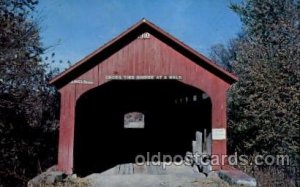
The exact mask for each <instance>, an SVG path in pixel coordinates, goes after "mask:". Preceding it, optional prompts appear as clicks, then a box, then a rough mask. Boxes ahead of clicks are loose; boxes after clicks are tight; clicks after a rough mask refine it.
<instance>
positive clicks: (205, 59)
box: [49, 18, 238, 85]
mask: <svg viewBox="0 0 300 187" xmlns="http://www.w3.org/2000/svg"><path fill="white" fill-rule="evenodd" d="M142 24H147V25H148V26H150V27H151V28H153V29H155V30H156V31H158V32H159V33H161V34H163V35H165V36H166V37H167V38H169V39H171V40H172V41H173V42H174V43H176V44H178V45H180V46H181V47H183V48H184V49H185V50H187V51H189V52H191V53H192V54H193V55H195V56H197V57H198V58H200V59H201V60H202V61H204V62H205V63H206V64H207V65H209V66H211V67H213V68H215V69H216V70H218V71H219V72H221V73H223V74H224V75H226V76H227V77H229V78H230V79H231V80H232V81H231V82H236V81H238V77H237V76H235V75H234V74H232V73H229V72H228V71H226V70H225V69H223V68H222V67H221V66H219V65H218V64H216V63H214V62H213V61H212V60H210V59H208V58H207V57H205V56H204V55H202V54H201V53H199V52H197V51H196V50H194V49H193V48H191V47H189V46H188V45H186V44H185V43H183V42H182V41H180V40H178V39H177V38H175V37H174V36H172V35H171V34H169V33H168V32H166V31H164V30H162V29H161V28H160V27H158V26H157V25H155V24H154V23H152V22H150V21H149V20H146V19H145V18H143V19H141V20H140V21H138V22H137V23H136V24H134V25H133V26H131V27H129V28H128V29H127V30H126V31H124V32H122V33H121V34H119V35H118V36H116V37H115V38H113V39H112V40H110V41H109V42H107V43H105V44H104V45H102V46H101V47H99V48H98V49H96V50H95V51H93V52H92V53H90V54H89V55H87V56H85V57H84V58H83V59H81V60H79V61H78V62H76V63H75V64H73V65H72V66H70V67H69V68H68V69H67V70H65V71H63V72H61V73H59V74H58V75H56V76H55V77H54V78H52V79H51V80H50V81H49V83H50V84H51V85H55V83H56V82H58V81H59V80H60V79H62V78H63V77H64V76H66V75H67V74H69V73H70V72H72V71H73V70H75V69H76V68H78V67H80V66H81V65H82V64H84V63H85V62H87V61H89V60H90V59H91V58H92V57H94V56H95V55H97V54H99V53H101V51H103V50H104V49H106V48H107V47H108V46H110V45H112V44H113V43H115V42H116V41H118V40H119V39H121V38H122V37H124V36H126V35H127V34H129V33H130V32H131V31H133V30H135V29H136V28H138V27H139V26H141V25H142Z"/></svg>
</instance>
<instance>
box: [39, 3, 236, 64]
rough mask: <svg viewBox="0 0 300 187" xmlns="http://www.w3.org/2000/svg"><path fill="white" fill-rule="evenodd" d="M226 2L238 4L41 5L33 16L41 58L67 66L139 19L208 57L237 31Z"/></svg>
mask: <svg viewBox="0 0 300 187" xmlns="http://www.w3.org/2000/svg"><path fill="white" fill-rule="evenodd" d="M230 2H238V0H63V1H62V0H42V1H40V4H39V6H38V14H39V17H40V20H41V21H40V23H41V36H42V42H43V44H44V46H45V47H49V46H53V47H52V48H50V49H49V50H48V51H47V54H48V55H49V54H51V53H52V52H55V54H56V56H55V59H57V60H63V61H65V62H66V61H68V60H69V61H70V62H71V63H72V64H73V63H75V62H77V61H78V60H80V59H81V58H83V57H85V56H86V55H88V54H89V53H91V52H92V51H94V50H95V49H97V48H98V47H100V46H101V45H103V44H104V43H106V42H108V41H110V40H111V39H112V38H114V37H115V36H117V35H118V34H120V33H121V32H123V31H124V30H126V29H127V28H128V27H130V26H132V25H133V24H135V23H136V22H138V21H139V20H141V19H142V18H143V17H144V18H146V19H148V20H149V21H151V22H153V23H154V24H156V25H157V26H159V27H160V28H162V29H164V30H165V31H166V32H168V33H170V34H172V35H173V36H175V37H176V38H178V39H179V40H181V41H183V42H184V43H185V44H187V45H189V46H190V47H192V48H194V49H195V50H197V51H198V52H200V53H202V54H204V55H205V56H209V51H210V48H211V46H212V45H214V44H217V43H224V44H226V42H227V41H228V40H229V39H230V38H233V37H235V36H236V34H237V33H238V32H239V31H240V30H241V22H240V20H239V17H238V16H237V15H236V14H235V13H233V12H232V11H231V10H230V9H229V5H230Z"/></svg>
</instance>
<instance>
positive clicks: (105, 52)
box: [50, 19, 238, 88]
mask: <svg viewBox="0 0 300 187" xmlns="http://www.w3.org/2000/svg"><path fill="white" fill-rule="evenodd" d="M144 32H149V33H151V34H152V35H155V36H156V37H157V38H159V39H160V40H162V41H163V42H165V43H167V44H168V45H169V46H170V47H172V48H173V49H175V50H177V51H178V52H180V53H181V54H183V55H184V56H186V57H187V58H190V59H191V60H192V61H194V62H195V63H197V64H198V65H199V66H202V67H203V68H205V69H207V70H208V71H210V72H212V73H214V74H215V75H216V76H218V77H219V78H221V79H223V80H224V81H226V82H228V83H230V84H232V83H234V82H236V81H237V80H238V78H237V77H236V76H235V75H233V74H231V73H229V72H227V71H226V70H224V69H223V68H221V67H220V66H218V65H217V64H215V63H214V62H212V61H211V60H209V59H208V58H206V57H205V56H203V55H202V54H200V53H198V52H197V51H195V50H194V49H192V48H190V47H188V46H187V45H185V44H184V43H183V42H181V41H179V40H178V39H176V38H175V37H173V36H171V35H170V34H169V33H167V32H165V31H163V30H162V29H161V28H159V27H158V26H156V25H155V24H153V23H151V22H150V21H148V20H146V19H142V20H140V21H139V22H137V23H136V24H135V25H133V26H131V27H130V28H129V29H127V30H126V31H125V32H123V33H121V34H120V35H119V36H117V37H116V38H114V39H112V40H111V41H109V42H108V43H106V44H104V45H103V46H102V47H100V48H98V49H97V50H95V51H94V52H92V53H91V54H89V55H88V56H86V57H84V58H83V59H82V60H80V61H79V62H77V63H75V64H74V65H72V66H71V67H70V68H68V69H67V70H65V71H64V72H62V73H60V74H58V75H57V76H56V77H54V78H53V79H52V80H51V81H50V84H52V85H55V86H56V87H58V88H61V87H63V86H64V85H65V84H67V83H68V82H69V81H71V80H73V79H74V78H76V77H77V76H78V75H80V74H82V72H83V73H84V72H86V71H87V70H89V69H90V68H92V67H94V66H95V65H97V63H95V60H94V61H93V59H97V61H96V62H98V63H99V62H100V63H101V61H103V60H104V59H106V58H108V57H109V56H111V55H112V54H114V53H115V52H116V51H117V50H119V49H121V48H123V47H124V46H126V45H127V44H128V43H129V42H131V41H133V40H134V39H136V38H137V36H139V35H141V34H142V33H144Z"/></svg>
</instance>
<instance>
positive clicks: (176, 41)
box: [147, 21, 238, 81]
mask: <svg viewBox="0 0 300 187" xmlns="http://www.w3.org/2000/svg"><path fill="white" fill-rule="evenodd" d="M147 23H148V25H151V27H154V28H155V29H156V30H158V31H159V32H161V33H163V34H164V35H166V36H167V37H168V38H170V39H171V40H173V42H175V43H177V44H179V45H181V46H182V47H184V48H185V49H186V50H187V51H190V52H191V53H193V54H194V55H195V56H197V57H198V58H200V59H201V60H203V61H204V62H205V63H207V64H208V65H210V66H212V67H214V68H215V69H217V70H219V71H220V72H222V73H224V74H225V75H227V76H228V77H230V78H232V79H233V80H234V81H238V77H237V76H236V75H234V74H232V73H230V72H228V71H226V70H225V69H224V68H223V67H221V66H220V65H218V64H217V63H215V62H213V61H212V60H210V59H209V58H207V57H206V56H204V55H202V54H201V53H199V52H198V51H196V50H195V49H193V48H191V47H189V46H188V45H186V44H185V43H184V42H182V41H180V40H179V39H177V38H175V37H174V36H172V35H171V34H169V33H168V32H166V31H164V30H162V29H161V28H160V27H158V26H157V25H155V24H154V23H152V22H150V21H147Z"/></svg>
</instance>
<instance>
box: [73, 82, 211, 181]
mask: <svg viewBox="0 0 300 187" xmlns="http://www.w3.org/2000/svg"><path fill="white" fill-rule="evenodd" d="M204 129H207V131H208V133H209V131H210V130H211V100H210V98H209V97H208V96H207V95H206V94H205V93H204V92H202V91H201V90H199V89H197V88H195V87H192V86H189V85H186V84H184V83H182V82H180V81H177V80H113V81H109V82H108V83H105V84H104V85H101V86H99V87H97V88H94V89H92V90H90V91H88V92H87V93H85V94H83V95H82V96H81V97H80V98H79V99H78V101H77V104H76V114H75V141H74V172H75V173H77V174H78V175H79V176H86V175H88V174H91V173H100V172H103V171H105V170H107V169H110V168H112V167H114V166H116V165H117V164H123V163H134V162H135V161H136V157H137V156H138V155H143V156H144V158H145V160H146V161H151V160H150V159H151V156H153V155H158V154H160V155H170V156H173V157H174V156H175V155H181V156H182V157H184V156H185V154H186V152H187V151H190V152H191V151H192V141H193V140H194V139H195V132H196V131H202V132H203V131H204ZM147 155H150V157H149V156H148V157H147Z"/></svg>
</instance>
